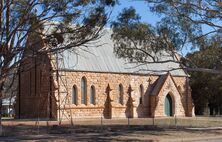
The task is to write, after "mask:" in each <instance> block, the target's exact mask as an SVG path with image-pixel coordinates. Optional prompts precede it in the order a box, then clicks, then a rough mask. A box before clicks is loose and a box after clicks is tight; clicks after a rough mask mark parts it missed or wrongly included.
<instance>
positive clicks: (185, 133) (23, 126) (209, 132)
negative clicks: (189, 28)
mask: <svg viewBox="0 0 222 142" xmlns="http://www.w3.org/2000/svg"><path fill="white" fill-rule="evenodd" d="M182 124H183V125H182ZM216 126H217V127H216ZM220 126H222V118H186V119H184V118H177V119H176V120H175V119H174V118H171V119H166V118H159V119H155V120H153V119H148V118H147V119H146V118H144V119H142V118H141V119H130V120H128V119H113V120H107V119H102V120H101V119H88V120H73V121H72V122H71V121H66V122H62V123H61V124H60V123H59V122H57V121H33V120H32V121H30V120H13V121H12V120H10V121H9V120H8V121H3V136H2V137H0V141H11V142H12V141H13V142H14V141H44V142H45V141H56V142H57V141H96V142H97V141H98V142H100V141H101V142H106V141H146V142H156V141H160V142H161V141H164V142H165V141H169V142H171V141H172V142H178V141H204V140H205V141H208V140H209V141H214V139H215V140H220V139H222V127H220Z"/></svg>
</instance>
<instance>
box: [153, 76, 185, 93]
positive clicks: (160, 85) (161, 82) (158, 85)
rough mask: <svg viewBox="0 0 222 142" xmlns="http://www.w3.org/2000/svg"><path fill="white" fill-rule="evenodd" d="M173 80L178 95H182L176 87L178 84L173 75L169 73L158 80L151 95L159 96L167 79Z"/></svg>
mask: <svg viewBox="0 0 222 142" xmlns="http://www.w3.org/2000/svg"><path fill="white" fill-rule="evenodd" d="M168 78H169V79H171V80H172V82H173V85H174V86H175V87H176V90H177V91H178V93H179V94H180V96H182V95H181V93H180V91H179V90H178V87H177V85H176V82H175V80H174V78H173V77H172V75H171V74H170V73H167V74H165V75H161V76H160V77H159V78H158V79H157V82H156V84H155V86H154V88H153V90H152V92H151V95H154V96H155V95H158V94H159V92H160V91H161V89H162V88H163V86H164V84H165V83H166V81H167V79H168Z"/></svg>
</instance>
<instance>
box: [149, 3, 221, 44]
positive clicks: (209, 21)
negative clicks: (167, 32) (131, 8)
mask: <svg viewBox="0 0 222 142" xmlns="http://www.w3.org/2000/svg"><path fill="white" fill-rule="evenodd" d="M145 1H146V2H147V4H148V6H149V8H150V10H151V11H152V12H154V13H157V14H159V15H162V16H164V18H163V20H164V21H162V22H164V23H166V24H167V25H168V26H173V27H175V30H177V31H178V32H180V33H181V34H182V35H183V36H184V40H187V42H191V43H193V48H194V47H202V46H203V45H204V43H205V40H207V39H208V38H209V37H211V36H212V35H213V34H217V33H221V30H222V23H221V20H222V16H221V10H222V2H221V1H220V0H165V1H163V0H145ZM206 29H208V30H206ZM185 37H186V38H185Z"/></svg>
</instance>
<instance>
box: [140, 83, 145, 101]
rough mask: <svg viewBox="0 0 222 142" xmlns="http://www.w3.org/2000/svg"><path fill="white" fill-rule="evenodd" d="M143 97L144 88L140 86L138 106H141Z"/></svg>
mask: <svg viewBox="0 0 222 142" xmlns="http://www.w3.org/2000/svg"><path fill="white" fill-rule="evenodd" d="M143 95H144V88H143V85H142V84H141V85H140V102H139V104H143Z"/></svg>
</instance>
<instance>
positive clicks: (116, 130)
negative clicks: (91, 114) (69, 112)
mask: <svg viewBox="0 0 222 142" xmlns="http://www.w3.org/2000/svg"><path fill="white" fill-rule="evenodd" d="M149 131H152V133H150V134H153V135H160V133H159V132H161V131H164V129H162V128H158V127H153V126H139V125H135V126H130V127H128V126H127V125H112V126H98V125H97V126H93V125H90V126H81V125H75V126H57V125H54V126H48V127H47V126H41V127H36V126H35V127H33V126H5V127H4V134H5V136H3V137H0V140H2V141H27V140H30V141H33V140H35V141H54V140H57V141H62V140H68V141H97V142H98V141H99V142H106V141H111V140H112V141H148V142H153V140H152V139H146V140H142V139H139V138H138V137H136V136H137V134H138V132H139V133H140V134H141V133H145V134H146V133H147V132H149ZM129 135H130V136H131V137H127V136H129ZM134 136H135V137H134ZM126 137H127V139H126Z"/></svg>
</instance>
